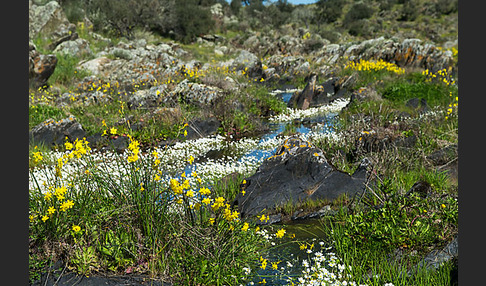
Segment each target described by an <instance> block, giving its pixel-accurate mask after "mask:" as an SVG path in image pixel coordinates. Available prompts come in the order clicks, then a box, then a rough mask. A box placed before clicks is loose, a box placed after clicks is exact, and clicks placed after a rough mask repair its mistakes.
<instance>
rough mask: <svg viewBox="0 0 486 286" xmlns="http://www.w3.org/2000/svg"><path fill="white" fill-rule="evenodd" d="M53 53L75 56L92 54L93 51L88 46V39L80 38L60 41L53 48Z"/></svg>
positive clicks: (80, 56)
mask: <svg viewBox="0 0 486 286" xmlns="http://www.w3.org/2000/svg"><path fill="white" fill-rule="evenodd" d="M54 53H60V54H65V55H70V56H74V57H77V58H82V57H86V56H91V55H93V52H92V51H91V49H90V47H89V43H88V41H86V40H85V39H80V38H78V39H76V40H74V41H65V42H62V43H61V44H59V45H58V46H57V47H56V48H55V49H54Z"/></svg>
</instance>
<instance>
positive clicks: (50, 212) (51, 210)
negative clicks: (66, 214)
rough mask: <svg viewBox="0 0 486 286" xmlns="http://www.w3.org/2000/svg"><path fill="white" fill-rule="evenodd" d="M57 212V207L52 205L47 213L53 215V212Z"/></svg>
mask: <svg viewBox="0 0 486 286" xmlns="http://www.w3.org/2000/svg"><path fill="white" fill-rule="evenodd" d="M55 212H56V209H55V208H54V207H52V206H50V207H49V208H48V209H47V213H48V214H49V215H51V214H53V213H55Z"/></svg>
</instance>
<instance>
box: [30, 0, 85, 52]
mask: <svg viewBox="0 0 486 286" xmlns="http://www.w3.org/2000/svg"><path fill="white" fill-rule="evenodd" d="M75 31H76V25H74V24H72V23H70V22H69V20H68V19H67V17H66V14H65V13H64V11H63V10H62V7H61V5H59V3H58V2H57V1H50V2H49V3H47V4H45V5H36V4H31V2H29V40H34V39H36V38H37V37H39V36H40V37H42V38H43V40H44V41H45V42H46V43H55V44H60V43H61V42H62V41H64V40H68V39H72V37H76V35H75ZM50 48H51V49H53V48H55V46H50Z"/></svg>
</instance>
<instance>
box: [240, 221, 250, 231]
mask: <svg viewBox="0 0 486 286" xmlns="http://www.w3.org/2000/svg"><path fill="white" fill-rule="evenodd" d="M249 226H250V225H249V224H248V223H247V222H245V223H244V224H243V227H242V228H241V230H242V231H247V230H248V228H249Z"/></svg>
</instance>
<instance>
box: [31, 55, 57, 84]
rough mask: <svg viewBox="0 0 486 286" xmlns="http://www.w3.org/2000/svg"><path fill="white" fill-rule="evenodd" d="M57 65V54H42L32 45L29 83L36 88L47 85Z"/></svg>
mask: <svg viewBox="0 0 486 286" xmlns="http://www.w3.org/2000/svg"><path fill="white" fill-rule="evenodd" d="M29 49H30V47H29ZM56 65H57V57H56V56H55V55H41V54H39V53H38V52H37V51H36V50H35V49H34V47H32V50H30V51H29V85H30V86H31V87H33V88H35V89H37V88H39V87H42V86H44V85H46V84H47V80H48V79H49V77H50V76H51V75H52V74H53V73H54V70H55V68H56Z"/></svg>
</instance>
